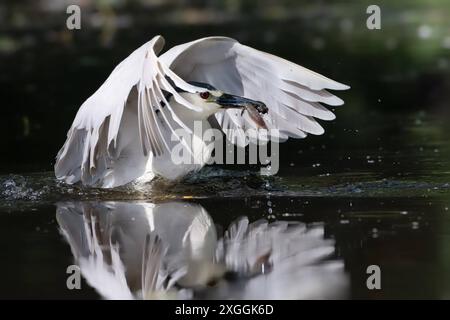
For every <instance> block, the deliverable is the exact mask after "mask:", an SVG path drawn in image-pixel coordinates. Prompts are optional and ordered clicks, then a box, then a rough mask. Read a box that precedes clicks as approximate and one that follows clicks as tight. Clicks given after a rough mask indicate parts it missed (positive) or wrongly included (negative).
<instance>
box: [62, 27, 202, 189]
mask: <svg viewBox="0 0 450 320" xmlns="http://www.w3.org/2000/svg"><path fill="white" fill-rule="evenodd" d="M163 46H164V39H163V37H161V36H156V37H154V38H153V39H152V40H151V41H149V42H147V43H146V44H144V45H143V46H141V47H140V48H138V49H137V50H136V51H134V52H133V53H132V54H131V55H130V56H129V57H127V58H126V59H125V60H124V61H122V62H121V63H120V64H119V65H118V66H117V67H116V68H115V69H114V71H113V72H112V73H111V75H110V76H109V77H108V79H107V80H106V81H105V83H103V85H102V86H101V87H100V88H99V89H98V90H97V91H96V92H95V93H94V94H93V95H92V96H91V97H90V98H89V99H87V100H86V101H85V102H84V103H83V105H82V106H81V107H80V109H79V111H78V113H77V115H76V117H75V120H74V122H73V124H72V127H71V128H70V130H69V132H68V134H67V140H66V142H65V144H64V146H63V147H62V149H61V150H60V151H59V153H58V155H57V159H56V164H55V173H56V177H57V178H58V179H60V180H64V181H66V182H67V183H75V182H77V181H80V180H81V181H82V182H83V184H85V185H98V186H102V187H114V186H118V185H121V184H124V183H127V182H130V181H132V180H134V179H136V178H137V177H139V176H141V175H142V174H143V173H144V172H145V166H146V163H147V160H148V157H149V156H150V155H153V156H159V155H161V154H163V153H164V152H167V150H168V145H167V141H166V139H167V137H170V134H167V130H168V131H169V133H171V132H170V131H172V132H173V133H175V132H174V130H173V128H172V127H171V125H170V121H168V118H169V117H171V118H172V119H173V120H174V121H175V122H176V123H177V124H179V125H180V126H181V127H182V128H184V129H186V130H188V131H189V132H190V129H189V128H187V127H186V126H185V125H184V123H183V122H182V120H181V119H179V118H178V116H177V115H176V114H175V113H174V112H173V109H172V108H171V106H170V104H169V103H168V101H167V100H166V98H165V95H164V94H163V92H164V91H166V92H167V93H170V94H172V95H173V97H174V100H175V101H176V102H178V103H179V104H182V105H184V106H186V108H189V109H192V110H194V111H199V108H198V107H197V106H195V105H192V104H191V103H190V102H188V101H187V100H185V99H184V98H183V97H182V96H181V95H180V94H179V93H178V92H177V91H176V90H175V88H174V87H173V86H172V84H175V85H176V86H177V87H179V88H182V89H183V90H185V91H188V92H195V91H198V88H197V87H195V86H192V85H189V84H188V83H186V82H184V81H183V80H181V79H180V78H179V77H178V76H177V75H176V74H175V73H174V72H172V71H171V70H170V69H169V68H168V67H167V66H166V65H165V64H164V63H162V62H161V61H160V60H159V58H158V57H157V54H158V53H159V52H160V51H161V49H162V47H163ZM162 106H164V110H163V109H162ZM158 110H159V111H161V112H159V113H160V115H158V116H157V112H158ZM163 127H164V128H163ZM163 130H166V131H165V133H166V134H164V133H163Z"/></svg>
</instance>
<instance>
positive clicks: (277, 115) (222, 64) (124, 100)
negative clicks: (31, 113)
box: [55, 36, 348, 187]
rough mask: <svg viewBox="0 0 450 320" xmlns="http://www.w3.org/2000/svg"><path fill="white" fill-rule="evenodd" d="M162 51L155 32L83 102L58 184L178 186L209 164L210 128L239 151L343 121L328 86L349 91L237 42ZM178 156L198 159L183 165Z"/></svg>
mask: <svg viewBox="0 0 450 320" xmlns="http://www.w3.org/2000/svg"><path fill="white" fill-rule="evenodd" d="M163 46H164V39H163V38H162V37H161V36H157V37H154V38H153V39H152V40H151V41H149V42H147V43H146V44H144V45H143V46H141V47H140V48H138V49H137V50H136V51H134V52H133V53H132V54H131V55H130V56H129V57H127V58H126V59H125V60H124V61H122V62H121V63H120V64H119V65H118V66H117V67H116V68H115V69H114V71H113V72H112V73H111V75H110V76H109V77H108V79H107V80H106V81H105V83H103V85H102V86H101V87H100V88H99V89H98V90H97V91H96V92H95V93H94V94H93V95H92V96H91V97H90V98H89V99H87V100H86V101H85V102H84V103H83V105H82V106H81V107H80V109H79V111H78V113H77V115H76V117H75V120H74V122H73V124H72V127H71V128H70V130H69V132H68V134H67V140H66V142H65V144H64V146H63V147H62V148H61V150H60V152H59V153H58V155H57V159H56V164H55V174H56V177H57V178H58V179H60V180H64V181H65V182H67V183H69V184H72V183H76V182H78V181H81V182H82V183H83V184H85V185H90V186H99V187H115V186H120V185H123V184H126V183H128V182H131V181H133V180H135V179H137V178H140V180H141V181H143V180H151V179H153V178H154V177H155V176H161V177H163V178H165V179H168V180H177V179H180V178H182V177H183V176H185V175H186V174H188V173H189V172H192V171H195V170H198V169H200V168H202V167H203V166H204V165H205V164H206V163H207V162H208V161H209V160H210V159H211V155H212V149H213V144H212V143H210V142H211V141H209V143H207V142H206V141H205V140H206V139H205V138H204V136H203V135H204V132H205V130H207V129H211V128H217V129H219V130H221V132H223V133H224V134H225V135H226V137H227V139H228V140H229V141H230V142H231V143H234V144H236V145H238V146H241V147H245V146H246V145H248V144H249V142H250V141H254V140H255V138H256V137H254V136H252V135H249V134H247V133H248V129H251V130H253V132H256V131H258V132H261V131H264V129H268V131H267V130H266V131H265V134H262V135H261V136H259V138H260V139H263V140H265V141H267V139H268V137H267V134H269V138H276V140H277V141H280V140H281V141H284V140H286V139H288V138H289V137H292V138H304V137H306V135H307V134H322V133H323V132H324V130H323V128H322V127H321V126H320V125H319V124H318V123H317V121H316V120H315V119H316V118H317V119H322V120H332V119H334V118H335V117H334V114H333V113H332V112H331V111H330V110H328V109H327V108H325V107H324V106H322V105H321V104H320V103H324V104H327V105H330V106H337V105H341V104H343V101H342V100H341V99H339V98H338V97H336V96H334V95H332V94H331V93H329V92H328V91H327V89H331V90H344V89H347V88H348V86H346V85H343V84H341V83H338V82H336V81H333V80H331V79H328V78H326V77H324V76H322V75H319V74H317V73H315V72H312V71H310V70H307V69H305V68H303V67H301V66H299V65H296V64H294V63H292V62H289V61H287V60H284V59H282V58H280V57H277V56H274V55H271V54H268V53H265V52H262V51H258V50H256V49H253V48H250V47H248V46H245V45H242V44H240V43H239V42H237V41H236V40H233V39H230V38H225V37H209V38H203V39H199V40H196V41H192V42H189V43H185V44H181V45H179V46H176V47H173V48H172V49H170V50H169V51H167V52H166V53H164V54H162V55H161V56H159V57H158V56H157V54H159V53H160V51H161V50H162V48H163ZM197 124H201V128H202V130H201V132H199V131H198V130H195V127H196V125H197ZM260 129H261V130H260ZM210 132H211V131H210ZM173 138H174V139H173ZM221 138H222V135H220V137H219V138H218V139H219V140H220V139H221ZM178 147H182V148H181V149H179V148H178ZM180 150H182V151H180ZM175 153H176V154H178V153H183V154H187V155H188V157H187V158H190V159H192V160H191V162H190V163H182V164H180V163H175V161H174V159H173V155H174V154H175ZM220 160H222V159H220Z"/></svg>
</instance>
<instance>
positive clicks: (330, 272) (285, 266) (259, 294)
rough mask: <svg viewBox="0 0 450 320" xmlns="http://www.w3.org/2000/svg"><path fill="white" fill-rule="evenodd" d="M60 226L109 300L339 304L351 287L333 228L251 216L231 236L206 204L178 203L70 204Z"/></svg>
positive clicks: (62, 209) (61, 208)
mask: <svg viewBox="0 0 450 320" xmlns="http://www.w3.org/2000/svg"><path fill="white" fill-rule="evenodd" d="M56 220H57V221H58V224H59V227H60V230H61V233H62V234H63V235H64V237H65V238H66V240H67V242H68V243H69V245H70V247H71V250H72V254H73V255H74V258H75V263H76V264H77V265H78V266H79V267H80V271H81V273H82V275H83V276H84V278H85V279H86V281H87V282H88V283H89V284H90V285H91V286H92V287H93V288H95V289H96V290H97V291H98V292H99V293H100V295H101V296H102V297H103V298H106V299H175V298H178V299H187V298H194V299H202V298H206V299H324V298H332V299H336V298H341V297H343V296H345V294H346V291H347V286H348V279H347V276H346V274H345V272H344V264H343V262H342V261H341V260H336V259H330V258H331V257H332V256H333V255H334V252H335V243H334V241H333V240H331V239H324V227H323V225H318V224H315V225H313V226H308V227H307V226H306V225H305V224H303V223H299V222H289V221H276V222H271V223H269V222H268V221H266V220H264V219H262V220H257V221H254V222H250V221H249V219H248V218H246V217H241V218H239V219H237V220H236V221H234V222H233V223H231V224H230V225H229V226H228V228H226V230H225V232H224V233H223V235H222V233H221V232H220V231H219V229H217V228H216V224H215V223H214V221H213V220H212V217H211V216H210V215H209V214H208V212H207V211H206V210H205V208H203V207H202V206H201V205H199V204H195V203H187V202H177V201H175V202H172V201H169V202H164V203H150V202H142V201H141V202H113V201H111V202H89V201H88V202H60V203H57V214H56ZM224 227H226V226H224Z"/></svg>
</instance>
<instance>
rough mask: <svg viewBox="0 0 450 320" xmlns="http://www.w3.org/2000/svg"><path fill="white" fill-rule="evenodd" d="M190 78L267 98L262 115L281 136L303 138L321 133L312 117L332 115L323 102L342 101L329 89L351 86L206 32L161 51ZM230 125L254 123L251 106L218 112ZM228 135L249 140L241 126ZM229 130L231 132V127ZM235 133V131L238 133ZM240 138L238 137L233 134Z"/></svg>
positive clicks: (219, 119)
mask: <svg viewBox="0 0 450 320" xmlns="http://www.w3.org/2000/svg"><path fill="white" fill-rule="evenodd" d="M161 60H162V61H164V63H165V64H166V65H168V66H169V67H170V68H171V69H172V70H173V71H174V72H175V73H177V74H178V75H179V76H180V77H181V78H183V79H184V80H186V81H198V82H205V83H208V84H211V85H213V86H215V87H216V88H217V89H220V90H222V91H224V92H227V93H231V94H235V95H239V96H244V97H246V98H250V99H254V100H257V101H262V102H264V103H265V104H266V105H267V107H268V108H269V112H268V114H267V115H265V116H264V120H265V122H266V124H267V127H268V128H269V129H278V130H279V131H280V134H279V138H281V139H283V140H284V139H287V138H288V137H296V138H304V137H306V135H307V134H308V133H310V134H322V133H323V132H324V130H323V128H322V127H321V126H320V125H319V124H318V123H317V121H316V120H315V119H314V118H318V119H322V120H333V119H334V118H335V116H334V114H333V113H332V112H331V111H329V110H328V109H327V108H325V107H324V106H322V105H321V104H320V103H325V104H328V105H330V106H338V105H341V104H343V101H342V100H341V99H339V98H338V97H336V96H334V95H332V94H331V93H329V92H328V91H326V89H333V90H345V89H348V88H349V87H348V86H346V85H343V84H341V83H338V82H336V81H333V80H331V79H328V78H326V77H324V76H322V75H320V74H317V73H315V72H313V71H310V70H308V69H305V68H303V67H301V66H299V65H296V64H294V63H292V62H290V61H287V60H285V59H282V58H279V57H276V56H274V55H271V54H268V53H265V52H262V51H258V50H256V49H253V48H250V47H248V46H245V45H242V44H240V43H239V42H237V41H236V40H234V39H230V38H224V37H210V38H203V39H199V40H196V41H193V42H189V43H186V44H182V45H179V46H177V47H174V48H172V49H171V50H169V51H168V52H166V53H165V54H163V55H162V56H161ZM216 119H217V122H218V123H219V124H220V126H221V127H222V129H224V131H225V132H226V133H227V131H226V130H227V129H243V130H246V129H247V128H254V129H256V126H255V123H254V122H253V121H252V120H251V119H250V118H249V115H248V113H247V112H244V113H243V114H242V113H241V111H240V110H233V109H228V110H226V111H222V112H220V113H217V114H216ZM232 132H233V133H232V134H231V136H230V135H229V136H228V138H229V139H230V141H232V142H236V143H237V144H238V145H240V146H245V145H246V144H247V143H248V138H247V137H246V136H245V135H242V134H240V133H242V132H243V131H242V130H241V131H239V130H232ZM227 134H228V133H227ZM234 135H236V137H235V136H234ZM235 138H237V140H236V141H235V140H234V139H235Z"/></svg>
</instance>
